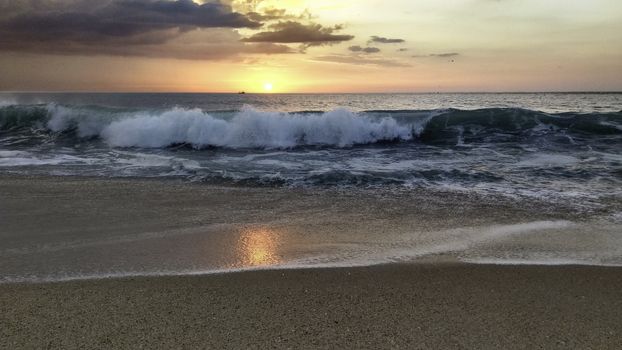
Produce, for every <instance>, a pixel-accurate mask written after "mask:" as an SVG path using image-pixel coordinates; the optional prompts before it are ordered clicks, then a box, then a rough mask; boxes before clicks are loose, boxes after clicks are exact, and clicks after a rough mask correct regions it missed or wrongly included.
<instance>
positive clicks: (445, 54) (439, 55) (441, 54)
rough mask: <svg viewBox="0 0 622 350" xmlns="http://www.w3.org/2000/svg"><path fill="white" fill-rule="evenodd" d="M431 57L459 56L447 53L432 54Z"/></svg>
mask: <svg viewBox="0 0 622 350" xmlns="http://www.w3.org/2000/svg"><path fill="white" fill-rule="evenodd" d="M430 56H431V57H456V56H460V54H459V53H457V52H448V53H433V54H431V55H430Z"/></svg>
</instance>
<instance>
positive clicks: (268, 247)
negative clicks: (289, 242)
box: [237, 227, 282, 266]
mask: <svg viewBox="0 0 622 350" xmlns="http://www.w3.org/2000/svg"><path fill="white" fill-rule="evenodd" d="M280 240H281V234H280V232H278V231H276V230H273V229H270V228H266V227H251V228H245V229H244V230H242V232H241V233H240V237H239V239H238V242H237V250H238V257H239V259H240V263H241V264H242V265H243V266H265V265H275V264H278V263H280V262H281V260H282V259H281V257H280V256H279V255H278V250H279V245H280Z"/></svg>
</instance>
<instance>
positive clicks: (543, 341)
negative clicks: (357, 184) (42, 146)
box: [0, 175, 622, 349]
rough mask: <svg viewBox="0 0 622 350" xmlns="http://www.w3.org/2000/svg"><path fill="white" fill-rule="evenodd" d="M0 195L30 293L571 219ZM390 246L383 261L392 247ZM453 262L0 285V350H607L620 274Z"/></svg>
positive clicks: (248, 195) (508, 202)
mask: <svg viewBox="0 0 622 350" xmlns="http://www.w3.org/2000/svg"><path fill="white" fill-rule="evenodd" d="M0 195H1V197H2V200H1V201H0V222H1V223H2V226H1V227H0V241H1V242H2V245H1V246H0V277H3V278H5V282H6V281H10V280H11V278H12V277H16V278H15V280H20V278H24V279H26V280H28V277H29V274H32V276H34V280H38V279H39V277H40V276H46V275H47V274H56V275H55V276H58V275H59V274H60V275H61V276H62V273H63V272H68V273H69V277H71V276H72V274H73V275H75V274H78V275H79V274H80V273H83V272H84V273H86V274H88V273H95V274H96V275H97V274H99V273H105V272H106V271H113V272H115V271H121V272H123V271H127V270H128V269H132V268H135V269H136V271H138V273H141V271H142V272H152V271H157V269H158V268H161V267H165V268H170V269H171V270H172V271H173V272H174V271H176V269H183V268H185V267H188V266H190V267H197V269H198V270H199V271H201V270H202V269H208V270H209V268H210V267H212V266H230V267H232V268H236V267H253V266H270V265H273V264H276V263H278V262H279V261H280V260H283V259H285V260H287V259H294V258H296V257H298V256H305V254H307V255H308V254H311V255H313V254H317V253H322V252H324V251H327V252H330V249H334V250H336V251H342V250H344V249H347V248H348V247H351V246H356V244H355V243H357V242H367V243H366V244H368V246H369V247H372V248H374V247H376V246H375V245H374V244H375V242H377V243H378V244H379V245H382V244H384V243H385V242H386V240H387V239H388V238H389V237H398V238H399V237H401V236H400V235H404V234H405V235H406V236H408V237H410V235H411V234H412V232H419V231H420V232H422V233H424V232H426V230H431V231H434V230H442V229H452V228H456V227H466V226H471V227H479V225H489V224H514V223H521V222H529V221H534V220H580V219H581V218H582V215H588V214H585V213H582V212H580V211H579V212H577V211H573V209H571V208H567V207H564V206H563V205H559V206H552V205H550V204H549V203H541V202H538V201H536V200H533V201H522V202H516V201H514V200H512V199H503V198H492V199H491V198H479V197H477V196H472V195H468V194H459V193H434V192H421V191H416V190H413V191H408V192H404V193H400V192H394V193H390V194H388V195H387V194H383V193H375V192H373V191H365V190H362V191H349V192H341V191H335V190H331V191H320V190H313V191H311V190H301V189H286V188H252V187H242V186H214V185H205V184H186V183H181V182H177V181H151V180H136V179H116V180H112V179H93V178H91V179H89V178H68V177H45V176H40V177H36V176H35V177H24V176H7V175H2V176H0ZM589 215H595V214H594V213H589ZM256 226H257V227H259V229H257V230H253V229H252V228H253V227H256ZM238 227H250V228H251V229H250V230H249V231H244V230H242V231H239V230H238ZM599 228H600V226H599ZM615 229H617V226H615V227H613V228H612V229H611V230H615ZM245 232H246V233H245ZM450 232H451V231H450ZM556 232H557V231H556ZM588 233H589V235H579V236H576V237H580V238H581V237H583V238H581V239H588V240H589V242H588V243H590V242H591V243H590V244H595V243H594V242H596V243H599V244H603V245H604V244H608V245H609V246H617V245H619V243H617V241H615V240H613V239H612V237H616V236H615V235H612V234H610V235H608V236H603V237H601V238H598V236H597V235H598V232H596V231H590V232H588ZM613 233H615V232H613ZM436 235H437V234H436V233H434V234H433V235H432V236H431V237H432V238H434V237H435V236H436ZM452 237H453V236H449V238H450V239H452ZM521 237H522V236H521ZM538 237H541V235H540V234H539V233H538V235H536V236H535V238H533V237H532V238H529V239H528V237H527V238H524V239H523V238H521V239H523V241H521V242H526V243H521V244H523V245H518V246H516V247H514V246H513V245H512V244H516V243H513V242H512V241H508V240H501V241H500V242H499V243H498V244H497V245H496V246H495V245H491V244H484V245H483V248H482V249H484V248H486V247H488V248H486V249H491V250H493V251H494V250H498V249H501V248H503V247H505V246H508V247H510V248H511V249H512V251H520V250H521V249H523V247H527V248H530V247H534V246H537V244H540V243H539V241H537V239H541V238H538ZM568 237H569V236H567V235H562V236H560V240H559V242H566V241H568V239H569V238H568ZM570 237H572V236H570ZM585 237H587V238H585ZM424 238H425V237H424ZM467 238H469V239H470V238H472V237H471V236H469V237H467ZM475 238H477V237H476V236H475ZM325 242H329V243H330V245H328V246H327V245H326V244H324V243H325ZM394 242H395V243H394V244H395V245H396V246H397V248H400V247H401V245H402V243H403V241H400V240H395V241H394ZM416 242H423V243H425V240H423V241H416ZM576 242H579V243H578V246H583V245H584V244H583V243H582V242H583V241H581V240H576ZM431 243H432V244H433V245H432V246H433V247H434V246H435V244H440V245H441V246H442V245H443V244H444V242H442V241H439V242H436V241H434V239H432V241H431ZM417 244H419V243H417ZM560 244H561V243H560ZM309 247H318V248H317V249H318V250H317V251H313V250H310V251H307V250H308V249H311V248H309ZM364 247H366V246H364ZM413 247H415V248H416V247H417V246H416V245H415V246H413ZM499 247H501V248H499ZM389 248H391V247H389ZM411 248H412V247H411ZM305 249H306V250H305ZM602 249H603V248H602V247H601V246H597V247H596V248H595V250H596V251H602ZM354 252H355V253H357V254H358V251H354ZM227 254H230V255H227ZM453 258H454V257H453V256H439V255H434V254H432V256H426V257H424V258H423V259H420V260H418V261H419V262H418V263H417V264H389V265H381V266H375V267H356V268H354V267H351V268H327V269H292V270H273V271H249V272H239V273H237V272H236V273H226V274H212V275H203V276H169V277H128V278H105V279H90V280H80V281H70V282H51V283H48V282H46V283H0V348H1V349H5V348H6V349H28V348H34V349H40V348H51V349H71V348H89V349H92V348H105V349H110V348H115V349H124V348H125V349H136V348H141V347H142V348H152V349H154V348H180V349H194V348H214V349H221V348H230V349H240V348H242V349H244V348H260V349H265V348H283V349H287V348H295V349H300V348H369V349H379V348H402V349H417V348H470V349H482V348H490V349H498V348H505V349H533V348H547V349H550V348H560V349H566V348H579V349H588V348H591V349H607V348H610V349H619V348H620V345H621V344H622V298H620V295H621V294H620V291H621V290H622V269H621V268H615V267H589V266H583V267H577V266H548V267H547V266H495V265H467V264H457V263H451V262H447V261H455V259H453ZM180 259H181V260H180ZM184 259H185V260H184ZM227 264H232V265H227ZM6 277H8V278H6Z"/></svg>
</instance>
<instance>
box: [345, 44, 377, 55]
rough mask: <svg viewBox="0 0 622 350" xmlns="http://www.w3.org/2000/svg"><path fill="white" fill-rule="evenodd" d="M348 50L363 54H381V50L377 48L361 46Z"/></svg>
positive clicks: (351, 47)
mask: <svg viewBox="0 0 622 350" xmlns="http://www.w3.org/2000/svg"><path fill="white" fill-rule="evenodd" d="M348 50H350V51H352V52H362V53H376V52H380V49H379V48H377V47H360V46H359V45H355V46H350V47H349V48H348Z"/></svg>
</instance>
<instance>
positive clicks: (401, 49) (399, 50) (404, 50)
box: [397, 47, 408, 52]
mask: <svg viewBox="0 0 622 350" xmlns="http://www.w3.org/2000/svg"><path fill="white" fill-rule="evenodd" d="M406 51H408V49H407V48H405V47H402V48H399V49H397V52H406Z"/></svg>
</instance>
